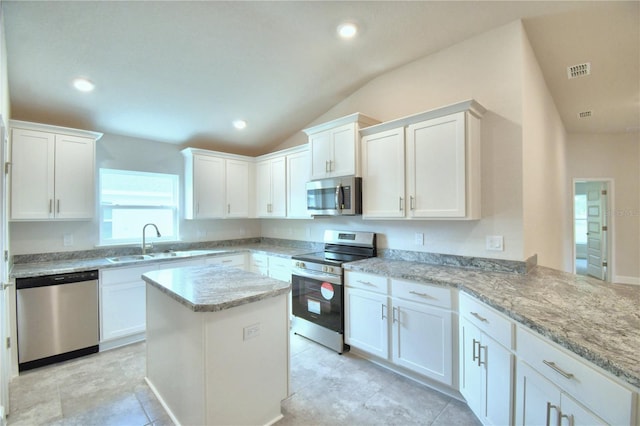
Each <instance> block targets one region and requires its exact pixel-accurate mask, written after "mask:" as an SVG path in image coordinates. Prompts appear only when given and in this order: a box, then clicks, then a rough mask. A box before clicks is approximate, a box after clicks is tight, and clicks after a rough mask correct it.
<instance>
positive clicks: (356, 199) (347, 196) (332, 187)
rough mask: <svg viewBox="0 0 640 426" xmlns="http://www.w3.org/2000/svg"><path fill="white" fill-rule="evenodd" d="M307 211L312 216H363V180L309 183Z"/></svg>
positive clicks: (349, 178)
mask: <svg viewBox="0 0 640 426" xmlns="http://www.w3.org/2000/svg"><path fill="white" fill-rule="evenodd" d="M307 210H308V211H309V213H310V214H311V216H349V215H358V214H362V178H360V177H354V176H350V177H339V178H332V179H321V180H314V181H311V182H307Z"/></svg>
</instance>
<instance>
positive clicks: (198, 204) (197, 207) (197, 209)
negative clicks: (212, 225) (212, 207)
mask: <svg viewBox="0 0 640 426" xmlns="http://www.w3.org/2000/svg"><path fill="white" fill-rule="evenodd" d="M198 214H200V203H196V215H198Z"/></svg>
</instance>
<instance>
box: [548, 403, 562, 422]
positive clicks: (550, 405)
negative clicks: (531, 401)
mask: <svg viewBox="0 0 640 426" xmlns="http://www.w3.org/2000/svg"><path fill="white" fill-rule="evenodd" d="M552 408H553V409H554V410H556V411H558V413H559V412H560V408H559V407H558V406H557V405H553V404H551V403H550V402H547V422H546V423H545V426H551V409H552ZM559 424H560V418H558V425H559Z"/></svg>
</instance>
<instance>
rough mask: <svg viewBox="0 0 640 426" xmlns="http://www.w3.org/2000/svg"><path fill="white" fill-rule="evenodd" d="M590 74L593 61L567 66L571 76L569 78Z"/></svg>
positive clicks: (568, 73) (568, 74)
mask: <svg viewBox="0 0 640 426" xmlns="http://www.w3.org/2000/svg"><path fill="white" fill-rule="evenodd" d="M589 74H591V62H585V63H584V64H578V65H573V66H570V67H567V76H568V77H569V80H571V79H572V78H576V77H583V76H585V75H589Z"/></svg>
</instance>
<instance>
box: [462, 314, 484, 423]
mask: <svg viewBox="0 0 640 426" xmlns="http://www.w3.org/2000/svg"><path fill="white" fill-rule="evenodd" d="M458 338H459V341H460V343H459V351H460V355H459V356H460V373H459V381H460V383H459V385H460V393H461V394H462V396H464V398H465V399H466V400H467V405H468V406H469V408H470V409H471V411H473V412H474V413H475V415H476V416H478V417H479V418H482V417H484V415H483V413H484V410H483V395H484V389H483V387H482V384H483V382H484V379H483V374H484V371H483V369H482V368H480V366H479V365H478V356H479V355H478V352H479V348H478V346H479V344H480V340H481V333H480V330H478V328H477V327H476V326H475V325H473V324H471V323H470V322H469V321H468V320H467V319H466V318H464V317H460V332H459V334H458Z"/></svg>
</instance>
